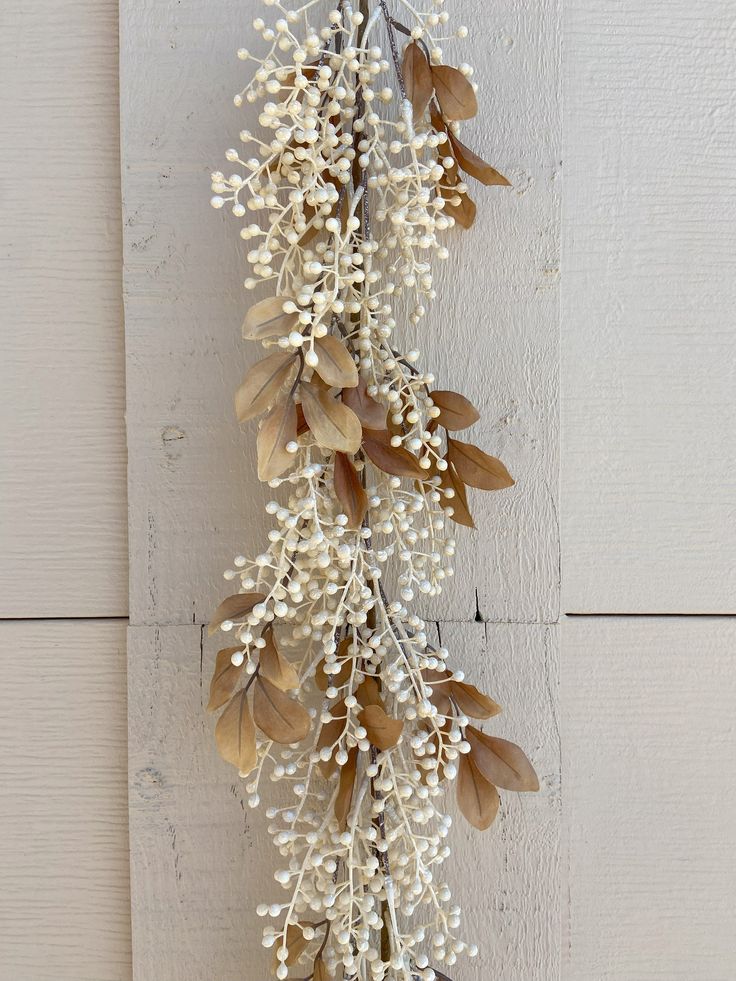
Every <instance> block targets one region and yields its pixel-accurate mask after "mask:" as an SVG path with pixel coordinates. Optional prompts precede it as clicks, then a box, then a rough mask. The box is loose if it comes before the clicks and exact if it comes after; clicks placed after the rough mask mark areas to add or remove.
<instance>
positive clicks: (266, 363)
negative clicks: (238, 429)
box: [235, 351, 296, 422]
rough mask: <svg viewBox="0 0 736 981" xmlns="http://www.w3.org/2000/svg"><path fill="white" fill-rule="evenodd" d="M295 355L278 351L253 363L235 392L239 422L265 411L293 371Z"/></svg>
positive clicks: (236, 412)
mask: <svg viewBox="0 0 736 981" xmlns="http://www.w3.org/2000/svg"><path fill="white" fill-rule="evenodd" d="M295 357H296V355H294V354H289V353H288V352H284V351H278V352H277V353H276V354H271V355H269V356H268V357H267V358H264V359H263V360H262V361H259V362H258V364H255V365H253V367H252V368H251V369H250V371H249V372H248V373H247V375H246V376H245V378H244V379H243V384H242V385H241V386H240V388H239V389H238V390H237V392H236V393H235V414H236V415H237V417H238V421H239V422H246V421H247V420H248V419H252V418H253V416H257V415H259V413H261V412H265V411H266V409H267V408H268V407H269V406H270V405H271V403H272V402H273V400H274V399H275V398H276V396H277V395H278V393H279V390H280V389H281V387H282V385H283V384H284V382H285V381H286V379H287V378H288V377H289V375H290V374H291V373H292V372H293V369H294V360H295Z"/></svg>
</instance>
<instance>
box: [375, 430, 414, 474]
mask: <svg viewBox="0 0 736 981" xmlns="http://www.w3.org/2000/svg"><path fill="white" fill-rule="evenodd" d="M363 449H364V450H365V454H366V456H367V457H368V459H369V460H370V461H371V463H373V464H375V466H377V467H378V469H379V470H382V471H383V472H384V473H388V474H392V475H393V476H395V477H414V478H416V479H417V480H424V479H425V478H426V477H427V476H428V475H427V473H425V471H424V470H422V468H421V467H420V466H419V460H417V458H416V457H415V456H414V455H413V454H412V453H410V452H409V451H408V450H407V449H406V447H404V446H391V437H390V436H389V434H388V432H376V431H375V430H369V431H366V433H364V436H363Z"/></svg>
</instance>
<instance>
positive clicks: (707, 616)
mask: <svg viewBox="0 0 736 981" xmlns="http://www.w3.org/2000/svg"><path fill="white" fill-rule="evenodd" d="M563 616H566V617H575V618H577V619H581V620H582V619H586V618H588V619H590V618H593V619H595V618H596V617H609V618H611V619H615V618H619V619H636V618H647V617H650V618H656V619H659V620H661V619H662V618H663V617H669V618H670V619H678V618H679V619H685V618H695V617H699V618H700V619H701V620H723V619H724V618H728V617H736V613H730V612H725V613H684V612H683V613H604V612H602V611H601V612H600V613H564V614H563Z"/></svg>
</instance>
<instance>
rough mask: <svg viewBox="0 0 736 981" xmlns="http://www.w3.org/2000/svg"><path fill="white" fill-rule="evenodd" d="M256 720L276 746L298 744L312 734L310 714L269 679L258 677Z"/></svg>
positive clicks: (255, 700)
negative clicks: (308, 734) (278, 744)
mask: <svg viewBox="0 0 736 981" xmlns="http://www.w3.org/2000/svg"><path fill="white" fill-rule="evenodd" d="M253 718H254V719H255V721H256V725H257V726H258V728H259V729H262V730H263V732H265V734H266V735H267V736H268V738H269V739H273V741H274V742H276V743H283V744H284V745H289V744H290V743H298V742H299V741H300V740H301V739H304V737H305V736H306V735H307V733H308V732H309V728H310V724H311V723H310V718H309V712H307V710H306V709H305V708H304V706H303V705H300V704H299V702H297V701H296V699H294V698H290V697H289V696H288V695H285V694H284V692H282V691H281V690H280V689H279V688H277V687H276V685H274V684H272V683H271V682H270V681H269V680H268V679H267V678H262V677H260V675H259V677H258V680H257V681H256V684H255V694H254V695H253Z"/></svg>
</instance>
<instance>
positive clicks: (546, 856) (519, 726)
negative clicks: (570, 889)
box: [128, 623, 560, 981]
mask: <svg viewBox="0 0 736 981" xmlns="http://www.w3.org/2000/svg"><path fill="white" fill-rule="evenodd" d="M441 629H442V641H443V643H444V644H446V645H448V646H449V647H450V648H451V650H452V651H453V656H454V658H455V663H457V664H458V666H461V667H463V668H464V669H465V670H466V671H467V672H468V673H469V674H471V673H472V676H473V678H474V679H476V680H477V681H478V683H479V685H481V686H482V687H483V688H484V689H486V690H488V691H490V692H492V693H493V694H494V696H495V697H497V698H498V700H499V701H500V702H501V703H502V704H504V705H505V706H506V707H507V712H506V715H504V716H501V717H500V719H498V720H494V722H493V723H492V727H493V730H494V731H495V732H498V733H499V734H501V735H505V736H508V737H509V738H511V739H514V740H516V741H518V742H520V743H521V744H522V745H523V746H524V747H525V748H526V749H527V750H528V752H529V755H530V756H531V758H532V759H533V761H534V763H535V765H536V767H537V770H538V772H539V775H540V779H541V783H542V790H541V792H540V793H539V794H536V795H513V794H505V795H504V798H503V812H502V816H501V818H500V820H499V824H498V825H497V826H495V828H494V830H493V831H491V832H489V833H487V834H486V835H484V836H480V835H479V834H478V833H476V832H474V831H472V829H469V828H468V827H467V826H464V823H463V822H462V819H461V818H459V817H458V819H457V821H456V823H455V824H454V826H453V830H452V845H453V851H454V858H453V860H452V862H451V863H448V866H447V869H448V875H449V877H450V882H451V885H452V886H453V888H454V893H455V897H456V898H457V900H458V902H459V903H460V905H461V906H463V908H464V910H465V914H466V930H467V934H468V936H472V937H473V938H477V939H478V942H479V944H481V945H482V953H481V955H480V956H479V958H478V960H476V961H467V962H465V963H464V964H463V967H462V971H463V974H462V977H463V979H464V981H482V979H487V978H488V977H502V978H503V979H504V981H554V978H556V977H557V976H558V974H559V958H560V947H559V898H558V838H559V808H560V795H559V790H560V779H559V736H558V725H557V648H556V636H555V634H556V628H554V627H550V626H527V625H515V626H502V625H491V624H476V623H470V624H452V625H449V626H443V627H442V628H441ZM201 637H202V631H201V629H200V628H199V627H198V626H178V627H177V626H170V627H153V626H148V627H131V628H130V632H129V676H128V684H129V713H130V736H129V739H130V745H129V769H130V833H131V855H132V858H131V870H132V909H133V931H134V957H135V979H136V981H162V979H163V978H166V979H169V978H176V981H213V979H216V981H253V979H254V978H261V977H263V978H265V977H266V975H267V969H268V963H269V954H268V952H267V951H265V950H263V948H262V947H261V946H260V935H261V934H260V931H261V928H262V926H263V921H261V920H259V919H258V918H257V917H256V916H255V915H254V908H255V906H256V905H257V903H258V902H262V901H264V899H265V898H266V897H269V896H271V897H274V898H276V896H277V895H278V893H277V890H278V889H279V887H278V886H276V885H275V883H274V881H273V868H274V865H273V861H274V852H273V849H272V846H271V843H270V839H269V837H268V835H267V833H266V824H267V819H266V817H265V815H264V808H265V807H266V806H267V803H266V802H265V800H264V804H263V807H262V808H261V809H259V810H256V811H251V810H249V809H247V805H246V803H245V793H244V783H243V781H239V780H235V781H234V780H233V773H232V770H231V769H230V768H229V767H228V766H227V765H226V764H224V763H223V762H222V761H220V760H219V758H218V757H217V754H216V751H215V748H214V740H213V737H212V730H213V725H214V723H213V720H212V719H211V718H209V719H208V718H207V717H206V716H205V713H204V707H203V705H204V702H205V701H206V692H207V689H208V685H209V675H210V672H211V667H212V664H213V663H214V645H213V644H212V643H211V642H208V643H207V644H206V645H205V647H204V655H203V654H202V648H201V646H200V645H201ZM487 725H491V723H488V724H487Z"/></svg>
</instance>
